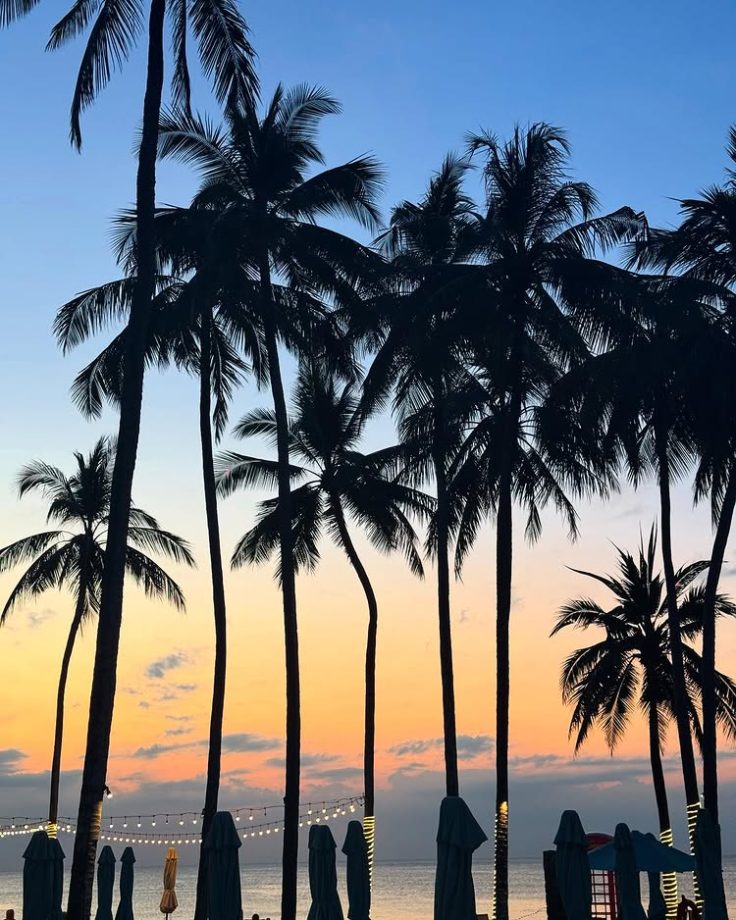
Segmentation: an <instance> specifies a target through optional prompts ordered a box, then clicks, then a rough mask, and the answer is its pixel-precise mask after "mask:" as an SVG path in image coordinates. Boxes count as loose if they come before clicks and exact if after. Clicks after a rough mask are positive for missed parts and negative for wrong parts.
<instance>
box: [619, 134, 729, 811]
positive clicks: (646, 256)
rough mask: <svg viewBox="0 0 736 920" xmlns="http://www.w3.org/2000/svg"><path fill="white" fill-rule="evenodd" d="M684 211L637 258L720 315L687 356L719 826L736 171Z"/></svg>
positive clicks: (709, 789)
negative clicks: (702, 529) (699, 347)
mask: <svg viewBox="0 0 736 920" xmlns="http://www.w3.org/2000/svg"><path fill="white" fill-rule="evenodd" d="M727 152H728V156H729V158H730V160H731V162H732V164H736V127H733V128H731V132H730V138H729V145H728V151H727ZM680 213H681V216H682V222H681V223H680V225H679V226H678V227H677V228H675V229H674V230H655V231H652V233H651V235H650V238H649V239H648V240H647V241H646V242H645V243H644V244H642V245H641V246H640V247H638V250H637V252H636V254H635V259H634V261H635V262H636V264H638V265H639V266H642V267H649V266H654V267H656V268H658V269H662V270H664V271H666V272H672V271H675V272H677V273H678V274H680V275H681V276H683V277H684V278H686V279H688V280H691V281H692V280H696V281H700V282H702V283H703V284H704V285H705V286H706V288H707V294H708V295H709V299H710V301H711V302H712V303H714V304H715V305H716V306H717V307H718V308H720V309H721V311H722V312H721V315H720V317H719V321H718V324H717V331H718V333H720V334H719V335H717V336H715V337H714V338H713V339H711V341H710V342H709V343H708V345H707V349H706V350H705V351H704V353H703V354H701V355H696V354H693V353H691V356H690V357H691V359H695V364H696V366H695V367H694V368H691V370H692V371H693V373H692V376H691V384H692V387H691V389H690V395H691V396H694V397H695V403H696V406H695V412H694V422H695V427H696V435H697V450H698V454H699V468H698V471H697V474H696V499H699V498H703V497H705V496H710V499H711V506H712V509H713V523H714V530H715V533H714V539H713V551H712V553H711V565H710V568H709V570H708V580H707V583H706V604H705V606H706V612H705V622H704V628H703V738H704V740H703V794H704V801H705V807H706V808H707V809H708V811H709V812H710V813H711V815H712V816H713V818H714V820H715V821H717V820H718V763H717V731H716V725H717V719H716V690H715V673H716V670H715V660H716V606H715V605H716V601H715V598H716V596H717V593H718V583H719V580H720V576H721V572H722V568H723V560H724V555H725V551H726V544H727V542H728V537H729V534H730V531H731V525H732V523H733V516H734V510H735V509H736V462H735V461H734V456H736V416H735V415H734V411H733V400H732V399H731V398H730V393H731V392H732V389H733V384H734V381H733V370H732V368H733V355H734V346H735V345H736V335H735V333H734V316H735V315H736V304H735V301H734V293H736V244H735V243H734V240H736V169H734V168H731V169H730V170H729V171H728V177H727V180H726V182H725V183H724V184H723V185H713V186H711V187H709V188H707V189H705V190H704V191H703V192H702V193H701V194H700V197H698V198H688V199H684V200H682V201H680ZM719 356H720V359H719ZM698 359H699V360H698ZM691 364H692V360H691ZM704 369H705V370H706V373H705V374H703V370H704Z"/></svg>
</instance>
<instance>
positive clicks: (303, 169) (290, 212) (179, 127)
mask: <svg viewBox="0 0 736 920" xmlns="http://www.w3.org/2000/svg"><path fill="white" fill-rule="evenodd" d="M338 111H339V106H338V104H337V102H336V101H335V100H334V99H332V97H331V96H329V95H328V94H327V93H325V92H324V91H323V90H321V89H311V88H309V87H306V86H301V87H298V88H297V89H295V90H293V91H291V92H289V93H287V92H285V91H284V90H283V89H282V88H281V87H278V88H277V90H276V92H275V94H274V96H273V98H272V100H271V102H270V104H269V105H268V107H267V110H266V113H265V115H264V117H263V118H260V119H259V117H258V115H257V113H256V111H255V109H254V108H253V107H252V106H243V105H241V104H237V102H236V104H233V105H231V106H229V107H228V110H227V115H226V118H227V124H226V128H224V129H223V128H217V127H214V126H213V125H211V124H210V123H209V122H208V121H207V120H206V119H202V118H199V117H197V116H195V115H188V114H186V113H184V114H181V115H179V116H172V117H169V118H165V119H164V120H163V123H162V129H161V145H160V152H161V155H163V156H172V157H176V158H178V159H180V160H182V161H184V162H187V163H190V164H192V165H193V166H194V167H195V168H196V169H198V170H199V171H200V173H201V174H202V177H203V180H204V185H203V187H202V190H201V191H200V193H199V194H198V195H197V197H196V198H195V202H194V205H193V206H194V207H199V208H206V209H209V210H213V211H215V212H216V213H217V214H219V215H220V216H221V219H222V221H223V222H224V223H225V224H227V226H228V228H229V232H230V233H231V235H232V236H231V239H232V240H233V241H234V244H235V245H236V246H237V247H239V250H240V251H239V261H240V264H241V265H242V266H243V267H244V268H246V269H247V274H249V276H250V277H252V278H255V279H257V282H258V289H257V294H256V297H257V300H255V301H254V302H253V306H254V308H256V309H257V310H258V313H259V319H260V324H261V325H260V328H261V329H262V330H263V337H264V343H265V352H266V356H267V362H268V378H269V381H270V385H271V393H272V397H273V403H274V412H275V416H276V421H277V428H278V438H277V442H278V443H277V448H278V450H277V453H278V461H277V476H278V494H279V508H280V518H279V521H280V526H279V548H280V555H281V589H282V597H283V608H284V632H285V653H286V697H287V703H286V710H287V712H286V783H285V786H286V788H285V796H284V842H283V872H284V878H283V886H282V910H281V914H282V917H283V918H284V920H295V915H296V891H297V889H296V878H297V854H298V846H299V840H298V831H299V750H300V735H301V721H300V720H301V717H300V703H299V697H300V693H299V642H298V629H297V606H296V588H295V578H294V572H295V561H294V548H293V544H292V531H291V516H292V515H291V496H290V482H289V467H290V462H289V440H288V418H287V412H286V397H285V394H284V386H283V381H282V377H281V367H280V356H279V340H280V339H281V340H282V341H284V337H283V331H282V329H283V325H282V322H281V318H282V315H283V311H284V310H289V311H292V312H298V313H301V314H302V315H304V316H305V319H306V320H309V319H310V318H311V317H320V318H321V316H322V315H323V314H324V310H323V309H322V304H323V297H324V296H326V295H329V294H332V295H333V296H343V297H350V298H352V297H354V284H355V280H356V275H357V273H358V271H359V270H360V268H361V266H363V265H365V264H366V262H368V261H370V260H369V253H368V252H367V250H365V249H363V248H362V247H360V246H359V245H358V244H357V243H355V242H354V241H353V240H351V239H350V238H348V237H347V236H344V235H343V234H341V233H339V232H337V231H335V230H328V229H327V228H325V227H322V226H320V225H319V224H318V223H317V220H318V219H319V218H320V217H322V216H329V215H332V216H338V217H340V216H343V217H350V218H353V219H357V220H359V221H360V222H361V223H363V224H364V225H365V226H367V227H369V228H370V227H374V226H376V225H377V221H378V212H377V210H376V205H375V195H376V192H377V190H378V188H379V186H380V178H381V175H380V170H379V169H378V166H377V164H376V162H375V161H374V160H373V159H372V158H370V157H361V158H357V159H354V160H351V161H349V162H347V163H344V164H342V165H340V166H336V167H333V168H330V169H324V170H322V171H318V172H313V173H312V174H311V175H310V171H311V170H314V169H315V168H317V167H319V166H321V165H322V163H323V157H322V154H321V152H320V150H319V147H318V146H317V143H316V133H317V128H318V126H319V122H320V121H321V119H322V117H323V116H325V115H329V114H333V113H336V112H338ZM281 280H283V281H284V283H285V288H284V291H285V292H286V295H287V296H286V297H285V298H282V297H281V296H280V295H279V293H278V292H277V290H276V288H275V283H276V282H279V281H281ZM285 344H287V345H288V344H289V342H288V341H286V342H285Z"/></svg>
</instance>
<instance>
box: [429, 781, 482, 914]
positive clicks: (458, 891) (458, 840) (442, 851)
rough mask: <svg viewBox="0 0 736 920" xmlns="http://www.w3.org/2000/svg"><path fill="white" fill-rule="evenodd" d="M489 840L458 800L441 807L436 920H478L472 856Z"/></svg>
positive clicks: (450, 799)
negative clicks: (476, 919)
mask: <svg viewBox="0 0 736 920" xmlns="http://www.w3.org/2000/svg"><path fill="white" fill-rule="evenodd" d="M486 840H488V837H487V836H486V834H485V832H484V830H483V828H482V827H481V826H480V824H478V822H477V821H476V820H475V818H474V817H473V814H472V812H471V811H470V809H469V808H468V806H467V804H466V803H465V801H464V800H463V799H461V798H460V797H459V796H456V795H455V796H447V797H446V798H444V799H443V800H442V804H441V805H440V824H439V828H438V830H437V874H436V876H435V882H434V920H475V918H476V911H475V886H474V885H473V853H474V852H475V851H476V850H477V849H478V847H479V846H480V845H481V844H482V843H485V841H486Z"/></svg>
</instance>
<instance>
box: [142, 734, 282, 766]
mask: <svg viewBox="0 0 736 920" xmlns="http://www.w3.org/2000/svg"><path fill="white" fill-rule="evenodd" d="M185 731H189V729H186V730H185ZM176 733H177V732H176V729H173V730H169V731H167V732H166V734H167V735H171V734H176ZM208 744H209V742H208V740H207V738H197V739H192V740H190V741H172V742H171V743H169V744H166V743H164V744H162V743H160V742H156V743H155V744H151V745H149V746H148V747H139V748H138V749H137V750H136V751H134V752H133V755H132V756H133V757H140V758H142V759H144V760H154V759H155V758H156V757H160V756H161V755H162V754H170V753H171V752H172V751H183V750H188V749H191V748H206V747H207V745H208ZM280 746H281V742H280V741H279V740H278V738H265V737H263V735H250V734H245V733H244V734H235V735H223V737H222V750H223V753H225V754H240V753H245V752H246V751H248V752H252V751H273V750H274V749H276V748H278V747H280Z"/></svg>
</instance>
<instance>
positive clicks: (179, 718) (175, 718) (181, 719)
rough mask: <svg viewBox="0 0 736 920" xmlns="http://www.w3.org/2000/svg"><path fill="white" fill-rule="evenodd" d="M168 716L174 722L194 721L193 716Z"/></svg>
mask: <svg viewBox="0 0 736 920" xmlns="http://www.w3.org/2000/svg"><path fill="white" fill-rule="evenodd" d="M166 718H167V719H170V720H171V721H172V722H191V721H192V717H191V716H177V715H174V716H172V715H167V716H166Z"/></svg>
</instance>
